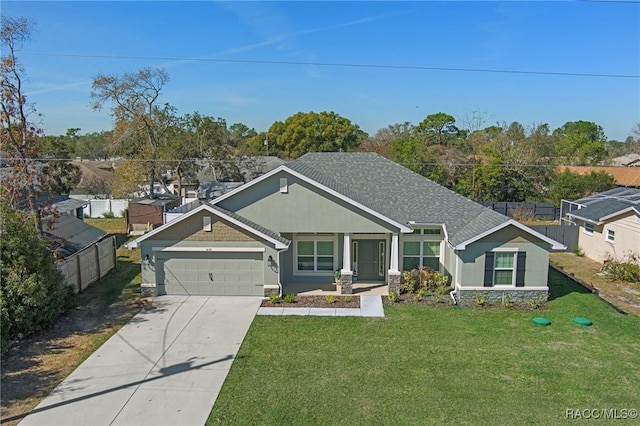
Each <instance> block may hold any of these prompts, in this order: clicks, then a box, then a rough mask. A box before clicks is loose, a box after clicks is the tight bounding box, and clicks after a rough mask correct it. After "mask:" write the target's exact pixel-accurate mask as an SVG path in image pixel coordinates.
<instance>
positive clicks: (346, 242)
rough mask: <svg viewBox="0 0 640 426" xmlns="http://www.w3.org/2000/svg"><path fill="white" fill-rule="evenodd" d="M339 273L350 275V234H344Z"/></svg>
mask: <svg viewBox="0 0 640 426" xmlns="http://www.w3.org/2000/svg"><path fill="white" fill-rule="evenodd" d="M341 272H342V273H343V274H344V273H347V274H351V273H352V272H351V234H350V233H348V232H345V233H344V238H343V245H342V270H341Z"/></svg>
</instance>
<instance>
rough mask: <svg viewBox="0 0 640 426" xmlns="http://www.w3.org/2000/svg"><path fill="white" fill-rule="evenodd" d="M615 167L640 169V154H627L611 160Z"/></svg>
mask: <svg viewBox="0 0 640 426" xmlns="http://www.w3.org/2000/svg"><path fill="white" fill-rule="evenodd" d="M611 164H612V165H613V166H622V167H640V154H627V155H623V156H622V157H616V158H614V159H612V160H611Z"/></svg>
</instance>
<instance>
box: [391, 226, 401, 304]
mask: <svg viewBox="0 0 640 426" xmlns="http://www.w3.org/2000/svg"><path fill="white" fill-rule="evenodd" d="M398 248H399V240H398V233H397V232H394V233H393V234H391V258H390V259H389V283H388V284H389V293H391V292H392V291H393V292H395V293H396V294H400V288H401V287H400V276H401V274H400V271H399V266H398V264H399V262H398V257H399V253H400V251H399V249H398Z"/></svg>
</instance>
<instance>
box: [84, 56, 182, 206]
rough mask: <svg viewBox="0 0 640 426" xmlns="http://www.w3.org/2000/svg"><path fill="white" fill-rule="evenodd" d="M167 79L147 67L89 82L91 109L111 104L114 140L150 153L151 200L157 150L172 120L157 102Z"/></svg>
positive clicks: (166, 106)
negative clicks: (114, 127)
mask: <svg viewBox="0 0 640 426" xmlns="http://www.w3.org/2000/svg"><path fill="white" fill-rule="evenodd" d="M168 80H169V74H167V72H166V71H165V70H163V69H156V68H149V67H147V68H142V69H140V70H138V71H137V72H133V73H125V74H122V75H107V74H100V75H98V76H97V77H95V78H94V79H93V85H92V89H93V90H92V92H91V99H92V100H93V101H94V103H93V108H94V109H96V110H99V109H101V108H102V106H103V105H104V104H105V103H110V104H111V105H112V108H111V115H112V116H113V118H114V119H115V121H116V132H115V133H116V135H115V138H114V139H116V141H117V140H118V139H120V140H121V141H123V140H128V141H129V142H130V143H132V144H133V145H134V147H133V148H134V152H135V151H138V152H141V151H142V149H141V148H142V147H143V146H144V147H146V148H147V149H148V150H149V151H150V156H151V167H150V170H149V185H150V191H149V196H150V197H151V198H154V188H153V186H154V184H155V182H156V168H157V163H158V148H159V146H160V144H161V141H162V138H163V136H164V134H165V133H166V131H167V129H169V127H170V126H171V125H172V124H173V120H174V117H175V114H174V108H173V107H171V106H170V105H169V104H164V105H159V101H158V99H159V97H160V92H161V91H162V89H163V87H164V85H165V84H166V83H167V81H168ZM118 134H120V138H119V137H118ZM123 135H126V137H125V136H123Z"/></svg>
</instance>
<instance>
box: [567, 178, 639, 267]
mask: <svg viewBox="0 0 640 426" xmlns="http://www.w3.org/2000/svg"><path fill="white" fill-rule="evenodd" d="M565 203H567V204H569V205H570V208H569V209H568V210H570V211H569V212H568V213H567V214H566V215H567V217H568V219H569V221H570V222H572V223H574V224H575V225H577V226H579V227H580V232H579V233H578V246H579V247H580V248H581V249H582V250H583V251H584V253H585V256H587V257H589V258H591V259H594V260H597V261H599V262H602V261H604V260H605V259H607V258H609V257H614V258H618V259H620V258H622V257H624V256H625V255H626V254H628V253H630V252H632V253H636V254H637V253H640V190H639V189H634V188H614V189H611V190H609V191H605V192H601V193H598V194H594V195H591V196H589V197H586V198H582V199H580V200H575V201H571V202H566V200H565Z"/></svg>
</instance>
